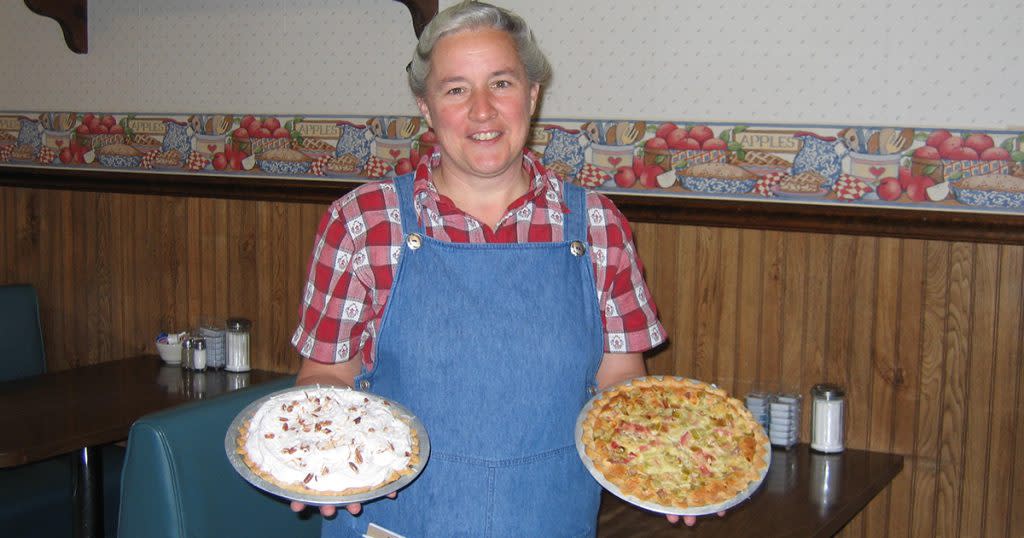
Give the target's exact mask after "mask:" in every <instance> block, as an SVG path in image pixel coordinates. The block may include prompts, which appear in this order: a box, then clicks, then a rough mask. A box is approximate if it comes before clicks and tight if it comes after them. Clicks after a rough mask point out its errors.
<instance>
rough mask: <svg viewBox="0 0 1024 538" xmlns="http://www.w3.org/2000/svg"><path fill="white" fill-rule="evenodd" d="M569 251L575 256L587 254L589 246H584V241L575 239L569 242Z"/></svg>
mask: <svg viewBox="0 0 1024 538" xmlns="http://www.w3.org/2000/svg"><path fill="white" fill-rule="evenodd" d="M569 252H572V255H573V256H577V257H579V256H582V255H584V254H586V252H587V248H586V247H584V246H583V242H581V241H573V242H572V243H569Z"/></svg>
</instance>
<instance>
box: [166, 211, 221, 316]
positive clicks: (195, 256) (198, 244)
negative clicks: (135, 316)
mask: <svg viewBox="0 0 1024 538" xmlns="http://www.w3.org/2000/svg"><path fill="white" fill-rule="evenodd" d="M203 206H204V204H203V200H202V199H199V198H187V199H186V200H185V219H184V222H183V223H182V226H181V228H180V232H179V233H182V234H183V235H184V244H183V248H184V249H185V252H184V258H183V259H182V263H183V264H184V266H185V283H184V288H185V290H186V294H185V295H183V296H182V297H181V302H182V303H184V305H185V319H184V325H185V327H187V328H188V329H197V328H198V327H199V323H200V321H201V320H200V318H201V317H202V316H203V311H204V310H205V309H206V308H207V307H206V303H207V301H209V300H210V299H211V298H210V296H209V295H208V294H207V293H206V291H205V290H204V289H203V280H204V276H205V272H206V256H205V253H206V250H205V249H204V248H203V245H202V241H201V237H202V235H201V234H202V227H203V221H204V219H205V218H207V215H206V214H205V212H204V211H203ZM166 329H167V330H175V329H173V328H171V327H167V328H166Z"/></svg>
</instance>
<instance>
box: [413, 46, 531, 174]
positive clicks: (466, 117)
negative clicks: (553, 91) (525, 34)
mask: <svg viewBox="0 0 1024 538" xmlns="http://www.w3.org/2000/svg"><path fill="white" fill-rule="evenodd" d="M539 91H540V86H539V85H538V84H533V83H530V81H529V80H527V77H526V69H525V68H524V67H523V64H522V62H520V61H519V55H518V54H517V53H516V49H515V42H514V41H513V40H512V38H511V37H510V36H509V35H508V34H507V33H505V32H502V31H500V30H495V29H492V28H486V29H479V30H466V31H462V32H458V33H455V34H451V35H447V36H445V37H442V38H441V39H440V40H438V42H437V43H436V44H435V45H434V51H433V54H432V57H431V65H430V75H429V76H428V77H427V91H426V95H425V96H424V97H423V98H420V99H417V100H416V102H417V104H418V105H419V107H420V112H421V113H422V114H423V116H424V117H425V118H426V120H427V123H428V124H429V125H430V126H431V127H433V129H434V132H435V133H436V134H437V138H438V142H439V143H440V145H441V152H442V161H441V162H442V170H443V173H444V174H445V176H446V178H447V177H449V176H450V175H452V174H458V175H460V176H462V178H464V179H468V180H473V179H478V178H504V177H506V175H507V177H508V178H510V179H518V178H519V177H520V174H521V167H522V151H523V147H524V146H525V145H526V138H527V134H528V132H529V128H530V116H531V115H532V114H533V110H534V107H535V106H536V104H537V94H538V92H539Z"/></svg>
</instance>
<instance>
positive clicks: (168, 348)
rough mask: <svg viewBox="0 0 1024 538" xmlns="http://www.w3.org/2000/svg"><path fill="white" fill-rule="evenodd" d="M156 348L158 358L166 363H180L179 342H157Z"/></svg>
mask: <svg viewBox="0 0 1024 538" xmlns="http://www.w3.org/2000/svg"><path fill="white" fill-rule="evenodd" d="M156 350H157V351H158V352H160V358H161V359H163V360H164V362H166V363H167V364H181V344H165V343H163V342H157V343H156Z"/></svg>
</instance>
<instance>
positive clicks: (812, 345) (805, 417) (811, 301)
mask: <svg viewBox="0 0 1024 538" xmlns="http://www.w3.org/2000/svg"><path fill="white" fill-rule="evenodd" d="M810 239H811V240H810V241H809V242H808V243H809V244H808V245H807V262H806V264H807V278H806V281H805V282H804V283H802V284H801V285H802V286H803V287H805V288H806V289H807V291H806V294H805V296H806V298H807V308H806V310H807V314H806V316H805V323H804V327H803V328H802V329H801V330H802V332H803V342H802V344H801V348H800V349H801V350H800V355H799V357H800V359H801V364H800V376H801V378H802V382H801V383H800V386H799V389H800V395H801V396H802V397H803V404H802V405H803V411H802V416H801V417H800V418H801V424H800V439H810V434H811V430H810V417H811V412H810V409H811V402H810V390H811V387H812V386H814V385H815V384H816V383H821V382H823V381H826V379H827V377H826V375H825V371H826V361H827V360H828V359H827V357H826V352H825V349H826V346H828V342H829V340H830V338H831V337H832V335H831V334H830V332H831V331H830V327H829V317H828V313H829V312H830V311H831V309H832V305H831V302H830V298H831V296H830V294H829V288H830V286H829V282H830V281H831V270H832V263H831V261H830V257H831V254H832V244H833V237H832V236H827V235H811V236H810ZM840 285H842V284H840Z"/></svg>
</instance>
